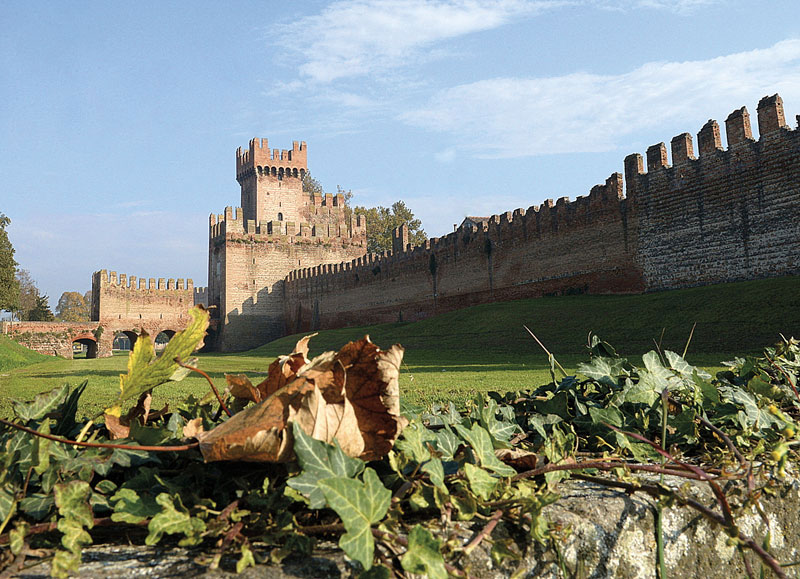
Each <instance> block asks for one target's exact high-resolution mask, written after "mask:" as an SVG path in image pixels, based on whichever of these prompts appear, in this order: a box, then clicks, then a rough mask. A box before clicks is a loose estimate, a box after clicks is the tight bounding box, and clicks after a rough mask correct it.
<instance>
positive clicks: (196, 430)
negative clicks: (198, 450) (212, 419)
mask: <svg viewBox="0 0 800 579" xmlns="http://www.w3.org/2000/svg"><path fill="white" fill-rule="evenodd" d="M201 432H203V419H202V418H201V417H199V416H198V417H197V418H192V419H191V420H190V421H189V422H187V423H186V426H184V427H183V437H184V438H196V437H197V436H198V435H199V434H200V433H201Z"/></svg>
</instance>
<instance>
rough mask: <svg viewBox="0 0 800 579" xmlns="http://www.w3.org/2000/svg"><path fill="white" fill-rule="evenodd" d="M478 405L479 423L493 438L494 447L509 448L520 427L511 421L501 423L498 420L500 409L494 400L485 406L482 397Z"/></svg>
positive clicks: (479, 398) (477, 400) (478, 399)
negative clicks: (510, 441)
mask: <svg viewBox="0 0 800 579" xmlns="http://www.w3.org/2000/svg"><path fill="white" fill-rule="evenodd" d="M476 403H477V406H478V409H479V411H478V421H479V422H480V424H481V426H483V427H484V428H485V429H486V431H487V432H488V433H489V435H490V436H491V437H492V443H493V445H494V447H495V448H509V444H508V441H509V440H511V437H512V436H513V435H514V434H515V433H516V432H517V431H519V430H520V428H519V426H517V424H516V423H515V422H512V421H511V420H504V421H500V420H498V419H497V413H498V412H499V409H498V407H497V402H495V401H494V400H491V399H490V400H489V401H488V403H486V404H484V403H483V397H482V396H480V397H478V398H477V399H476Z"/></svg>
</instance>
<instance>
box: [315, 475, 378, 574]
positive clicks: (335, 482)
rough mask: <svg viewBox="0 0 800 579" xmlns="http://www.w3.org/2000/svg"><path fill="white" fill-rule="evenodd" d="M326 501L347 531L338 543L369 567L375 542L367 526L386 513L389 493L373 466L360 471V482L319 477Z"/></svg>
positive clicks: (352, 556)
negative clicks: (361, 480) (362, 471)
mask: <svg viewBox="0 0 800 579" xmlns="http://www.w3.org/2000/svg"><path fill="white" fill-rule="evenodd" d="M319 486H320V487H321V488H322V492H323V493H324V494H325V499H326V500H327V501H328V505H329V506H330V507H331V508H332V509H333V510H334V511H336V514H337V515H339V518H341V519H342V523H344V528H345V529H346V530H347V532H346V533H345V534H344V535H342V537H341V538H340V539H339V546H340V547H341V548H342V550H343V551H344V552H345V553H347V555H348V556H349V557H350V558H351V559H355V560H356V561H359V562H360V563H361V564H362V565H363V566H364V568H365V569H369V568H370V567H372V559H373V555H374V551H375V542H374V540H373V538H372V531H371V526H372V524H373V523H377V522H379V521H380V520H381V519H383V517H385V516H386V513H387V511H388V510H389V504H390V503H391V500H392V493H391V491H389V489H387V488H386V487H384V486H383V484H382V483H381V481H380V479H379V478H378V475H377V474H376V473H375V471H374V470H372V469H371V468H368V469H366V470H365V471H364V482H363V483H362V482H360V481H358V480H354V479H351V478H344V477H335V478H327V479H322V480H320V481H319Z"/></svg>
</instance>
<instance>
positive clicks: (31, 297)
mask: <svg viewBox="0 0 800 579" xmlns="http://www.w3.org/2000/svg"><path fill="white" fill-rule="evenodd" d="M17 283H18V285H19V303H18V305H17V310H16V314H17V319H18V320H20V321H25V320H27V319H28V313H29V312H30V311H31V310H33V308H35V307H36V299H37V298H38V297H39V288H37V287H36V282H35V281H34V280H33V278H32V277H31V274H30V272H29V271H28V270H27V269H18V270H17Z"/></svg>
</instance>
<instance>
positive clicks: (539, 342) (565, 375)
mask: <svg viewBox="0 0 800 579" xmlns="http://www.w3.org/2000/svg"><path fill="white" fill-rule="evenodd" d="M522 327H523V328H525V329H526V330H527V331H528V333H529V334H530V335H531V336H533V339H534V340H536V343H537V344H539V346H540V347H541V348H542V350H544V351H545V354H547V355H548V356H549V357H550V358H552V359H553V362H555V364H556V366H558V369H559V370H561V373H562V374H563V375H564V378H566V377H567V376H569V374H567V371H566V370H564V366H562V365H561V364H559V363H558V360H556V357H555V356H553V354H551V353H550V350H548V349H547V348H545V347H544V344H542V342H541V340H539V338H537V337H536V334H534V333H533V332H531V330H530V328H528V326H526V325H525V324H523V325H522Z"/></svg>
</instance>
